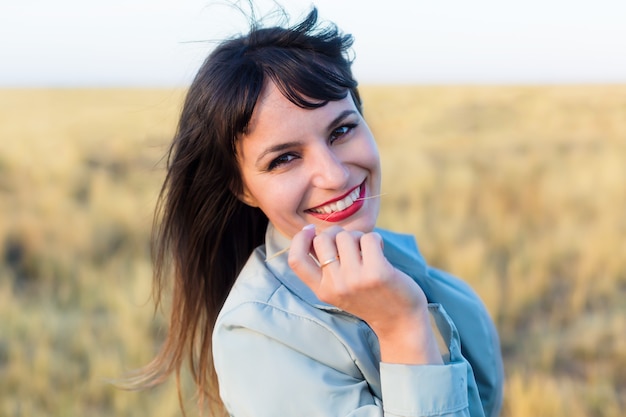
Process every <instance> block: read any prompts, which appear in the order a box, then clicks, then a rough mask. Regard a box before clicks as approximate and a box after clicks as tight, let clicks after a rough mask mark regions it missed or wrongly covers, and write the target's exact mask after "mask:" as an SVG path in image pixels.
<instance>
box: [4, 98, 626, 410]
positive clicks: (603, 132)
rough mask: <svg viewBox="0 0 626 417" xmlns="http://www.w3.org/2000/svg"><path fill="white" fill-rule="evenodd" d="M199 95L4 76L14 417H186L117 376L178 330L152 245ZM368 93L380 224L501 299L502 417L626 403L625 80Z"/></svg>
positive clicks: (489, 300) (10, 403) (172, 402)
mask: <svg viewBox="0 0 626 417" xmlns="http://www.w3.org/2000/svg"><path fill="white" fill-rule="evenodd" d="M183 93H184V92H183V91H180V90H149V91H148V90H1V91H0V135H1V138H0V255H1V256H2V263H1V264H0V392H1V393H2V395H0V415H3V416H4V415H6V416H64V417H65V416H84V415H94V416H98V415H102V416H111V415H115V416H144V415H145V416H155V417H159V416H172V415H178V404H177V399H176V393H175V390H174V388H173V385H172V384H169V385H166V386H164V387H161V388H158V389H156V390H153V391H148V392H140V393H137V392H125V391H120V390H117V389H115V388H113V387H111V386H110V385H109V384H107V383H106V379H107V378H114V377H117V376H120V375H121V374H122V373H123V372H125V371H126V370H130V369H133V368H136V367H138V366H140V365H142V364H144V363H145V362H146V361H147V360H148V359H149V358H151V357H152V355H153V354H154V352H155V350H156V349H157V348H158V345H159V341H160V340H162V337H163V332H164V321H163V318H162V317H161V316H160V315H157V317H156V319H153V318H152V304H151V302H150V300H149V296H150V278H151V266H150V262H149V256H148V243H149V232H150V225H151V216H152V210H153V208H154V203H155V199H156V194H157V192H158V189H159V186H160V183H161V181H162V179H163V171H162V168H163V162H162V161H161V159H160V158H161V156H162V155H163V154H164V152H165V150H166V147H167V144H168V141H169V138H170V137H171V135H172V133H173V131H174V129H175V125H176V119H177V115H178V112H179V105H180V101H181V99H182V96H183ZM362 93H363V97H364V101H365V108H366V117H367V119H368V121H369V124H370V126H371V127H372V129H373V131H374V133H375V135H376V137H377V139H378V142H379V146H380V148H381V153H382V155H383V170H384V179H383V192H385V193H386V194H385V196H383V197H382V203H383V210H382V214H381V221H380V225H381V226H383V227H388V228H391V229H394V230H398V231H403V232H407V233H412V234H415V235H416V236H417V238H418V241H419V244H420V247H421V249H422V251H423V252H424V254H425V256H426V258H427V259H428V260H429V262H431V263H432V264H434V265H436V266H439V267H442V268H444V269H446V270H449V271H451V272H453V273H455V274H456V275H459V276H461V277H463V278H464V279H466V280H467V281H468V282H469V283H470V284H471V285H472V286H473V287H474V288H475V289H476V290H477V291H478V292H479V293H480V295H481V297H482V298H483V299H484V301H485V303H486V305H487V307H488V309H489V311H490V312H491V314H492V315H493V317H494V319H495V321H496V323H497V325H498V328H499V331H500V334H501V338H502V347H503V352H504V355H505V360H506V370H507V384H506V399H505V407H504V410H503V416H508V417H526V416H551V417H560V416H574V417H577V416H594V417H595V416H607V417H609V416H610V417H612V416H620V415H623V414H624V413H625V412H626V400H624V398H626V331H625V330H626V302H625V300H626V86H559V87H372V86H366V87H364V88H363V91H362ZM189 402H190V409H189V411H190V414H191V415H194V413H193V398H192V397H191V395H190V398H189Z"/></svg>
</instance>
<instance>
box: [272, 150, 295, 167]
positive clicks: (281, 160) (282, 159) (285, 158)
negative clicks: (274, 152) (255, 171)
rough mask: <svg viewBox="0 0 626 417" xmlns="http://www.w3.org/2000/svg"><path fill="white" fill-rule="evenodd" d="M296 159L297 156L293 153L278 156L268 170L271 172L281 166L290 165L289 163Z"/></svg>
mask: <svg viewBox="0 0 626 417" xmlns="http://www.w3.org/2000/svg"><path fill="white" fill-rule="evenodd" d="M296 158H297V155H295V154H293V153H284V154H282V155H280V156H278V157H277V158H274V159H273V160H272V162H270V164H269V166H268V167H267V170H268V171H271V170H273V169H275V168H278V167H280V166H281V165H284V164H288V163H289V162H291V161H293V160H294V159H296Z"/></svg>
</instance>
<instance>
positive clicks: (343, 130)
mask: <svg viewBox="0 0 626 417" xmlns="http://www.w3.org/2000/svg"><path fill="white" fill-rule="evenodd" d="M357 126H358V124H357V123H346V124H345V125H342V126H339V127H338V128H336V129H333V131H332V132H331V134H330V137H329V142H330V144H331V145H332V144H333V143H335V141H337V140H341V138H343V137H344V136H346V135H347V134H349V133H350V132H351V131H352V130H353V129H354V128H355V127H357ZM338 132H339V133H338ZM296 158H298V154H297V153H295V152H287V153H284V154H281V155H279V156H278V157H277V158H274V159H273V160H272V161H271V162H270V164H269V166H268V167H267V170H268V171H272V170H274V169H276V168H278V167H280V166H281V165H284V164H288V163H289V162H291V161H293V160H294V159H296Z"/></svg>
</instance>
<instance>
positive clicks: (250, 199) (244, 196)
mask: <svg viewBox="0 0 626 417" xmlns="http://www.w3.org/2000/svg"><path fill="white" fill-rule="evenodd" d="M237 198H238V199H239V201H241V202H242V203H244V204H247V205H249V206H250V207H259V203H258V202H257V199H256V198H255V197H254V196H253V195H252V194H251V193H250V191H249V190H248V188H247V187H246V186H245V185H244V186H243V191H241V192H240V193H237Z"/></svg>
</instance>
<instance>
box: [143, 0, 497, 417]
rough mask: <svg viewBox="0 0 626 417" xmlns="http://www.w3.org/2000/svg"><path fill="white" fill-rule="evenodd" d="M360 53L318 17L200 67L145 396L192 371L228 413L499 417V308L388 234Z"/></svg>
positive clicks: (160, 253)
mask: <svg viewBox="0 0 626 417" xmlns="http://www.w3.org/2000/svg"><path fill="white" fill-rule="evenodd" d="M351 44H352V38H351V37H350V36H349V35H344V34H342V33H341V32H339V30H338V29H337V28H336V27H335V26H334V25H332V24H328V25H325V26H323V25H320V24H318V22H317V11H316V10H315V9H313V10H312V11H311V12H310V14H309V15H308V16H307V17H306V18H305V19H304V20H303V21H302V22H301V23H299V24H297V25H295V26H291V27H282V26H275V27H265V28H264V27H260V26H258V25H256V24H253V25H252V27H251V30H250V32H249V33H248V34H247V35H244V36H240V37H236V38H233V39H230V40H227V41H225V42H223V43H222V44H220V45H219V46H218V47H217V48H216V49H215V50H214V52H213V53H212V54H211V55H210V56H209V57H208V58H207V60H206V61H205V62H204V64H203V66H202V67H201V68H200V70H199V72H198V74H197V76H196V78H195V80H194V82H193V84H192V85H191V87H190V89H189V92H188V95H187V98H186V100H185V104H184V107H183V111H182V115H181V118H180V121H179V126H178V131H177V134H176V136H175V138H174V141H173V144H172V146H171V149H170V153H169V163H168V172H167V177H166V180H165V183H164V185H163V188H162V193H161V196H160V202H159V206H158V211H157V214H158V217H157V222H156V224H157V229H156V233H155V236H156V239H155V242H154V243H155V249H156V251H155V253H156V273H155V285H156V290H157V294H158V295H159V299H158V300H157V302H160V297H161V294H162V288H164V286H165V285H166V282H167V281H168V279H169V275H168V273H167V272H168V271H166V268H165V266H166V262H167V261H168V260H169V259H171V260H172V261H173V302H172V312H171V321H170V331H169V333H168V336H167V339H166V341H165V344H164V345H163V348H162V350H161V351H160V353H159V354H158V355H157V357H156V358H155V359H154V361H153V362H152V363H150V364H148V365H147V366H146V367H145V368H144V369H143V370H141V371H140V374H139V376H138V379H137V380H136V384H137V385H143V386H150V385H154V384H157V383H159V382H161V381H163V380H164V379H165V378H167V377H168V376H169V375H170V374H171V373H176V374H178V373H179V372H180V369H181V366H182V363H183V362H184V361H185V359H186V358H187V359H189V363H190V364H191V368H192V373H193V375H194V378H195V382H196V384H197V386H198V390H199V392H200V400H201V403H202V405H207V404H206V403H207V400H208V403H209V404H208V405H209V406H210V408H212V409H213V411H215V413H216V415H220V414H222V413H224V412H227V413H228V414H229V415H232V416H268V417H269V416H272V417H273V416H301V415H319V416H329V415H352V416H383V415H385V416H405V415H406V416H408V415H420V416H422V415H450V416H470V415H471V416H485V415H487V416H493V415H497V414H498V412H499V409H500V406H501V401H502V360H501V356H500V352H499V342H498V336H497V334H496V332H495V328H494V326H493V323H492V321H491V320H490V318H489V316H488V314H487V312H486V310H485V307H484V306H483V304H482V303H481V301H480V300H479V299H478V297H477V296H476V295H475V293H474V292H473V291H472V290H471V289H470V288H469V287H468V286H467V285H466V284H465V283H463V282H462V281H460V280H458V279H457V278H455V277H453V276H451V275H449V274H447V273H445V272H442V271H439V270H436V269H434V268H431V267H429V266H428V265H426V263H425V261H424V259H423V258H422V257H421V255H420V254H419V252H418V250H417V246H416V244H415V241H414V240H413V238H412V237H410V236H405V235H397V234H394V233H391V232H388V231H384V230H381V229H377V228H376V220H377V217H378V212H379V206H380V203H379V199H378V198H377V197H378V196H379V195H380V193H381V169H380V160H379V154H378V150H377V147H376V144H375V141H374V138H373V136H372V133H371V132H370V130H369V128H368V125H367V123H366V122H365V120H364V119H363V117H362V112H361V100H360V96H359V93H358V90H357V82H356V81H355V80H354V78H353V77H352V73H351V61H350V59H349V58H348V57H347V53H348V50H349V48H350V47H351ZM287 248H288V249H287ZM218 387H219V392H218ZM260 387H262V389H260Z"/></svg>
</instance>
